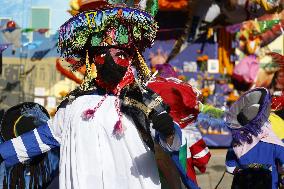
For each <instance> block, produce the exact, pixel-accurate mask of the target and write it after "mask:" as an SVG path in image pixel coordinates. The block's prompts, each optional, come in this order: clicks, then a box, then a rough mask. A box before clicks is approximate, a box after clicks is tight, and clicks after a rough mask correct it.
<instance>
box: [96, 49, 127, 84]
mask: <svg viewBox="0 0 284 189" xmlns="http://www.w3.org/2000/svg"><path fill="white" fill-rule="evenodd" d="M131 60H132V57H131V56H129V54H128V53H127V52H126V51H124V50H121V49H116V48H105V49H104V50H102V51H101V52H100V53H98V54H96V55H95V56H94V62H95V64H96V68H97V73H98V77H99V79H101V80H102V81H103V82H104V83H106V84H109V85H111V86H114V85H117V84H118V83H119V82H120V81H121V80H122V78H123V77H124V75H125V73H126V72H127V68H128V66H129V65H130V63H131Z"/></svg>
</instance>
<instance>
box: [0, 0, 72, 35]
mask: <svg viewBox="0 0 284 189" xmlns="http://www.w3.org/2000/svg"><path fill="white" fill-rule="evenodd" d="M31 7H43V8H46V7H47V8H50V10H51V28H50V29H51V30H52V31H53V32H54V31H56V30H57V29H58V28H59V26H60V25H61V24H63V23H64V22H65V21H66V20H67V19H68V18H70V15H69V13H68V12H67V10H68V9H69V0H0V18H3V17H4V18H6V17H8V18H12V19H13V20H14V21H15V22H16V23H17V24H18V25H19V26H20V27H22V28H27V27H29V26H30V14H31V11H30V10H31Z"/></svg>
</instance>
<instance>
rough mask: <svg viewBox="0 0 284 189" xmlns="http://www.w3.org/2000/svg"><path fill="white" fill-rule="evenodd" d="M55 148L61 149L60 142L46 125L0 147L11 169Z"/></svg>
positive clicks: (0, 151)
mask: <svg viewBox="0 0 284 189" xmlns="http://www.w3.org/2000/svg"><path fill="white" fill-rule="evenodd" d="M55 147H59V142H58V141H57V140H56V139H55V137H54V135H53V134H52V132H51V130H50V128H49V126H48V124H47V123H46V124H44V125H41V126H40V127H38V128H36V129H34V130H33V131H30V132H27V133H25V134H23V135H21V136H19V137H17V138H14V139H12V140H9V141H6V142H4V143H2V144H1V145H0V154H1V156H2V157H3V159H4V161H5V163H6V166H8V167H9V166H13V165H15V164H17V163H20V162H25V161H27V160H29V159H30V158H32V157H34V156H37V155H40V154H43V153H45V152H47V151H49V150H50V149H52V148H55Z"/></svg>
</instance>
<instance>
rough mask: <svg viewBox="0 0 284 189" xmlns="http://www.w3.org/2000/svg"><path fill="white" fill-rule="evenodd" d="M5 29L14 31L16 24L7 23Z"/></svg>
mask: <svg viewBox="0 0 284 189" xmlns="http://www.w3.org/2000/svg"><path fill="white" fill-rule="evenodd" d="M6 27H7V29H15V28H16V22H14V21H12V20H11V21H9V22H7V25H6Z"/></svg>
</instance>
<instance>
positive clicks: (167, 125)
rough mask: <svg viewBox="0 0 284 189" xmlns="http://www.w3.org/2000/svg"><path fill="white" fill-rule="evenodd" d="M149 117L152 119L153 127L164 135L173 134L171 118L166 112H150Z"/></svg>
mask: <svg viewBox="0 0 284 189" xmlns="http://www.w3.org/2000/svg"><path fill="white" fill-rule="evenodd" d="M149 118H150V119H151V120H152V123H153V128H154V129H155V130H157V131H158V132H159V133H160V134H162V135H163V136H164V137H166V138H167V137H169V136H171V135H173V134H174V122H173V118H172V117H171V116H170V115H169V114H168V113H166V112H165V113H160V114H157V113H156V112H155V113H152V114H151V115H150V116H149Z"/></svg>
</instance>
